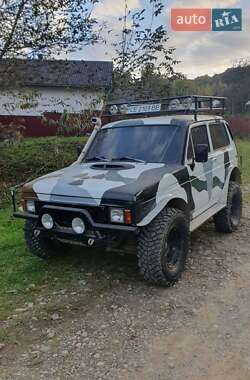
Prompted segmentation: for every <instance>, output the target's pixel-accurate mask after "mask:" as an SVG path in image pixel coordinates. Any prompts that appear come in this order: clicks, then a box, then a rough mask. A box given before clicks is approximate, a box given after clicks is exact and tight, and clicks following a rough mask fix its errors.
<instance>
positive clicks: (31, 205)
mask: <svg viewBox="0 0 250 380" xmlns="http://www.w3.org/2000/svg"><path fill="white" fill-rule="evenodd" d="M26 208H27V211H28V212H32V213H34V212H35V211H36V207H35V202H34V201H32V200H30V199H29V200H28V201H27V202H26Z"/></svg>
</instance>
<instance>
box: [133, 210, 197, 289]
mask: <svg viewBox="0 0 250 380" xmlns="http://www.w3.org/2000/svg"><path fill="white" fill-rule="evenodd" d="M175 229H176V231H178V234H179V235H180V238H179V239H176V241H177V240H179V243H180V244H181V245H180V250H179V251H178V252H179V254H177V255H179V257H178V263H177V267H176V270H170V269H169V268H168V266H167V260H168V258H167V257H168V253H167V252H168V251H171V248H170V247H169V246H170V244H169V245H168V238H169V237H170V234H173V232H174V231H175ZM171 236H172V235H171ZM189 236H190V233H189V223H188V220H187V217H186V215H185V214H184V213H183V212H182V211H180V210H177V209H174V208H166V209H164V210H163V211H162V212H161V213H160V214H159V215H158V216H157V217H156V218H155V219H154V220H153V221H152V222H151V223H150V224H149V225H148V226H146V227H143V228H142V229H141V231H140V234H139V237H138V247H137V255H138V265H139V268H140V271H141V273H142V275H143V277H144V279H145V280H146V281H147V282H149V283H151V284H156V285H162V286H171V285H173V284H175V283H176V282H177V281H178V280H179V278H180V277H181V274H182V272H183V270H184V267H185V263H186V258H187V254H188V251H189ZM171 245H172V244H171Z"/></svg>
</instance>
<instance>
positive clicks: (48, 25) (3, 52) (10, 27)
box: [0, 0, 99, 60]
mask: <svg viewBox="0 0 250 380" xmlns="http://www.w3.org/2000/svg"><path fill="white" fill-rule="evenodd" d="M98 1H99V0H53V1H51V0H0V60H2V59H3V58H24V57H25V58H27V57H28V58H39V57H48V56H50V55H52V54H53V55H55V54H56V53H61V52H62V51H63V50H66V49H70V50H74V49H76V48H79V44H82V45H83V44H90V43H94V42H96V41H97V40H98V34H97V33H95V31H94V26H95V25H96V20H95V19H94V18H93V17H92V10H93V7H94V5H95V4H96V3H97V2H98Z"/></svg>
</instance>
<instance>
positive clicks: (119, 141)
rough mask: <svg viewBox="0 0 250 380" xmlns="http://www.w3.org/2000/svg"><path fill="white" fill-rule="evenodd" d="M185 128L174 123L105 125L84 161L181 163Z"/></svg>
mask: <svg viewBox="0 0 250 380" xmlns="http://www.w3.org/2000/svg"><path fill="white" fill-rule="evenodd" d="M185 131H186V129H185V128H183V127H179V126H175V125H140V126H123V127H113V128H104V129H101V130H100V131H99V132H98V134H97V136H96V138H95V140H94V142H93V144H92V145H91V147H90V149H89V151H88V153H87V156H86V157H85V161H98V160H107V161H110V160H111V161H112V160H124V161H125V160H127V161H138V162H139V161H143V162H144V161H145V162H151V163H180V162H181V159H182V152H183V147H184V141H185Z"/></svg>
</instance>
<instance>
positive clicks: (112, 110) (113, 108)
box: [109, 104, 118, 115]
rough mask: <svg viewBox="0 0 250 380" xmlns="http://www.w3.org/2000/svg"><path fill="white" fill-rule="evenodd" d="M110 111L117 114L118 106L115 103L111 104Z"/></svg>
mask: <svg viewBox="0 0 250 380" xmlns="http://www.w3.org/2000/svg"><path fill="white" fill-rule="evenodd" d="M109 112H110V113H111V115H115V114H117V113H118V107H117V106H116V105H115V104H113V105H112V106H110V108H109Z"/></svg>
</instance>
